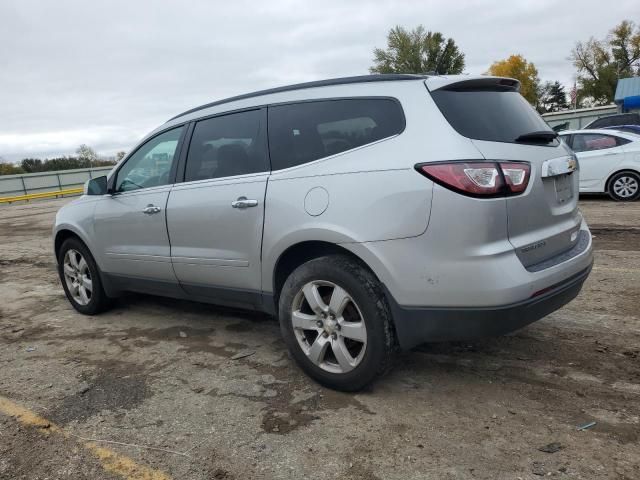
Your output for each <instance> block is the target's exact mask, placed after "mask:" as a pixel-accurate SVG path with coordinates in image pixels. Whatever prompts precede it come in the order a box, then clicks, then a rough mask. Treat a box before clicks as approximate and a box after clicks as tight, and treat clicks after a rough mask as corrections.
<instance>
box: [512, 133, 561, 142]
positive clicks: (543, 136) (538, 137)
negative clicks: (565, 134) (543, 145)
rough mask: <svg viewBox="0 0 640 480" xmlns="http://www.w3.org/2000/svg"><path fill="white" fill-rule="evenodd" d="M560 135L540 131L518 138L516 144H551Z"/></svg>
mask: <svg viewBox="0 0 640 480" xmlns="http://www.w3.org/2000/svg"><path fill="white" fill-rule="evenodd" d="M557 137H558V134H557V133H556V132H554V131H550V130H540V131H537V132H529V133H524V134H522V135H520V136H519V137H518V138H516V142H525V143H526V142H550V141H552V140H555V139H556V138H557Z"/></svg>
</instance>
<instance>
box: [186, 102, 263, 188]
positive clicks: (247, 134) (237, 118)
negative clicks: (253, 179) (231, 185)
mask: <svg viewBox="0 0 640 480" xmlns="http://www.w3.org/2000/svg"><path fill="white" fill-rule="evenodd" d="M263 117H264V113H263V112H262V111H261V110H251V111H248V112H239V113H232V114H229V115H224V116H221V117H214V118H209V119H207V120H202V121H200V122H198V123H196V126H195V128H194V130H193V135H192V137H191V143H190V145H189V153H188V155H187V168H186V172H185V181H186V182H190V181H193V180H206V179H209V178H220V177H230V176H232V175H244V174H247V173H256V172H264V171H266V170H268V167H267V152H266V145H265V144H266V139H265V133H264V130H265V128H264V125H262V124H263V123H264V122H263V121H262V119H263Z"/></svg>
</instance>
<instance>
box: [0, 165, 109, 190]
mask: <svg viewBox="0 0 640 480" xmlns="http://www.w3.org/2000/svg"><path fill="white" fill-rule="evenodd" d="M112 168H113V167H96V168H77V169H73V170H58V171H54V172H39V173H25V174H20V175H0V197H17V196H26V195H32V194H37V193H46V192H56V191H57V192H59V191H63V190H70V189H82V187H83V185H84V183H85V182H86V181H87V180H90V179H91V178H95V177H99V176H101V175H106V174H107V173H109V171H111V169H112ZM80 191H81V190H80ZM58 195H60V194H59V193H58Z"/></svg>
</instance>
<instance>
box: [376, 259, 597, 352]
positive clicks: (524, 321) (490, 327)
mask: <svg viewBox="0 0 640 480" xmlns="http://www.w3.org/2000/svg"><path fill="white" fill-rule="evenodd" d="M591 267H592V264H590V265H589V266H588V267H587V268H586V269H584V270H582V271H580V272H578V273H577V274H574V275H572V276H571V277H569V278H567V279H565V280H563V281H562V282H560V283H558V284H555V285H553V286H552V287H550V288H549V289H548V290H546V291H545V292H544V293H543V294H541V295H538V296H535V297H532V298H529V299H527V300H523V301H521V302H516V303H512V304H508V305H502V306H497V307H477V308H474V307H463V308H455V307H453V308H450V307H435V308H429V307H403V306H400V305H398V303H397V302H396V301H395V300H394V298H393V296H392V295H391V294H390V292H389V291H387V292H386V293H387V298H388V300H389V303H390V306H391V310H392V313H393V317H394V321H395V327H396V334H397V337H398V342H399V343H400V347H401V348H402V349H404V350H406V349H410V348H412V347H415V346H416V345H419V344H421V343H426V342H439V341H452V340H470V339H476V338H482V337H490V336H496V335H503V334H505V333H509V332H512V331H514V330H517V329H519V328H522V327H524V326H525V325H528V324H530V323H532V322H535V321H536V320H539V319H541V318H542V317H544V316H546V315H548V314H550V313H551V312H554V311H555V310H558V309H559V308H560V307H562V306H563V305H566V304H567V303H569V302H570V301H571V300H573V299H574V298H575V297H576V296H577V295H578V293H580V290H581V289H582V285H583V283H584V281H585V280H586V279H587V277H588V276H589V273H590V272H591Z"/></svg>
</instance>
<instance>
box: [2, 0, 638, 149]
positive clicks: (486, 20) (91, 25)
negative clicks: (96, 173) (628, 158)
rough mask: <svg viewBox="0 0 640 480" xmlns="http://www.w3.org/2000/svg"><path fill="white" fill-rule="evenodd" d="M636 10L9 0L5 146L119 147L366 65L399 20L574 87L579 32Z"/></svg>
mask: <svg viewBox="0 0 640 480" xmlns="http://www.w3.org/2000/svg"><path fill="white" fill-rule="evenodd" d="M638 14H640V6H639V4H638V0H617V1H616V2H614V3H613V4H612V8H611V9H609V8H607V7H606V4H603V3H602V1H601V0H597V1H596V0H577V1H576V0H574V1H564V2H559V1H556V0H533V1H529V0H512V1H510V2H506V1H505V0H483V1H481V0H478V1H471V0H468V1H467V0H457V1H430V0H421V1H400V0H395V1H391V0H378V1H365V0H349V1H346V0H339V1H334V0H322V1H315V2H311V1H309V2H306V1H302V0H298V1H292V0H268V1H255V2H249V1H244V0H233V1H229V0H227V1H217V0H216V1H213V0H210V1H195V0H181V1H177V0H176V1H168V0H157V1H151V0H148V1H133V0H126V1H118V0H112V1H98V0H95V1H89V2H88V1H86V0H83V1H68V0H56V1H47V0H41V1H32V0H0V157H2V158H4V159H5V160H8V161H19V160H20V159H22V158H25V157H40V158H46V157H53V156H56V155H70V154H73V153H74V151H75V150H76V149H77V147H78V145H80V144H82V143H85V144H88V145H90V146H91V147H93V148H94V149H95V150H96V151H97V152H98V153H99V154H102V155H105V156H108V155H114V154H115V153H116V152H117V151H119V150H125V151H126V150H129V149H130V148H132V147H133V146H135V144H136V143H137V142H138V141H139V139H141V138H142V137H143V136H144V135H146V134H147V133H148V132H150V131H151V130H153V129H154V128H156V127H157V126H159V125H160V124H162V123H164V122H165V121H166V120H168V119H169V118H170V117H172V116H174V115H176V114H178V113H180V112H182V111H184V110H187V109H189V108H192V107H194V106H198V105H201V104H204V103H208V102H211V101H214V100H216V99H221V98H225V97H228V96H232V95H236V94H241V93H247V92H250V91H253V90H260V89H264V88H271V87H276V86H281V85H286V84H290V83H296V82H302V81H310V80H319V79H325V78H332V77H341V76H350V75H360V74H367V73H368V69H369V67H370V66H371V65H372V57H373V49H374V48H375V47H384V46H385V45H386V35H387V33H388V31H389V29H390V28H391V27H393V26H395V25H402V26H405V27H407V28H413V27H415V26H417V25H419V24H422V25H424V26H425V28H426V29H427V30H436V31H440V32H442V33H443V34H444V35H445V36H447V37H452V38H453V39H454V40H455V42H456V43H457V44H458V46H459V47H460V49H461V50H462V51H463V52H464V53H465V55H466V69H465V73H469V74H481V73H484V72H486V71H487V69H488V67H489V65H491V63H493V62H494V61H496V60H501V59H504V58H507V57H508V56H509V55H511V54H514V53H519V54H521V55H523V56H524V57H525V58H526V59H527V60H529V61H531V62H533V63H534V64H535V65H536V67H537V69H538V72H539V76H540V78H541V80H543V81H545V80H552V81H554V80H559V81H560V82H562V83H564V84H565V85H567V86H571V85H573V82H574V75H575V72H574V68H573V66H572V65H571V62H570V60H568V56H569V54H570V52H571V49H572V47H573V46H574V44H575V42H576V41H578V40H587V39H588V38H589V37H590V36H594V37H596V38H601V37H604V36H605V35H606V34H607V32H608V31H609V30H610V29H611V28H613V27H614V26H615V25H616V24H618V23H619V22H620V21H622V20H623V19H632V20H636V21H637V22H640V15H638Z"/></svg>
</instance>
